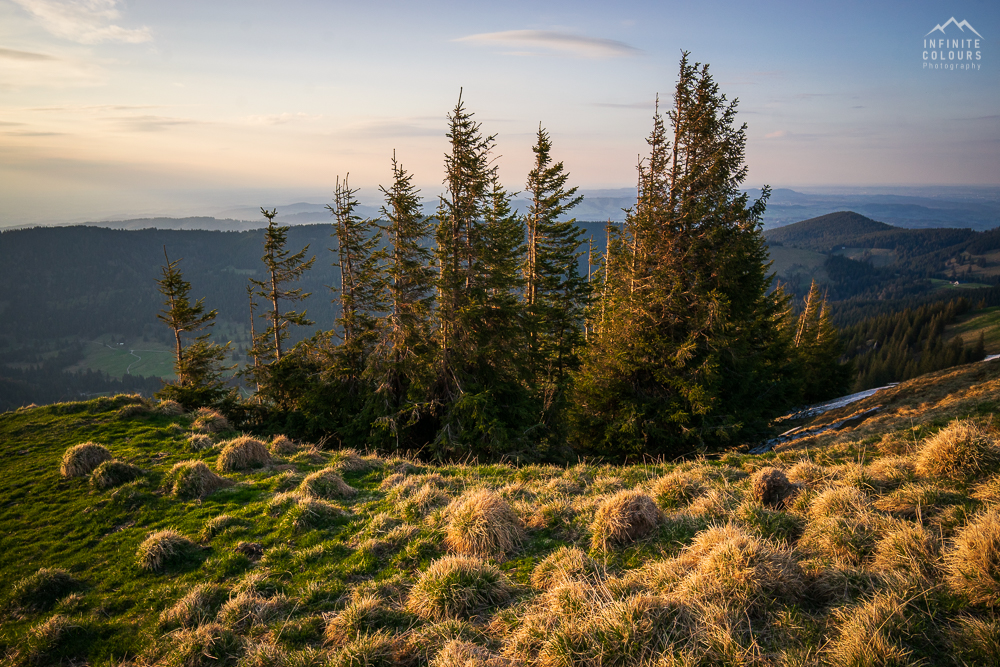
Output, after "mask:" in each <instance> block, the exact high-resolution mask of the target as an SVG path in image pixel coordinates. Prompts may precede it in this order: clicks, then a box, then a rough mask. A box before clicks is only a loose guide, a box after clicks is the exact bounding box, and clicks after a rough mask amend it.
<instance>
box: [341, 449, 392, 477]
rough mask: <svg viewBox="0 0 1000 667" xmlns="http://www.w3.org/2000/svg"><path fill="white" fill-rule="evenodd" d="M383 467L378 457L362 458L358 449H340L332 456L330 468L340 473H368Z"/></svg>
mask: <svg viewBox="0 0 1000 667" xmlns="http://www.w3.org/2000/svg"><path fill="white" fill-rule="evenodd" d="M382 466H383V463H382V461H381V460H379V458H378V457H377V456H362V455H361V454H359V453H358V451H357V450H356V449H340V450H337V451H335V452H333V453H332V454H331V456H330V467H332V468H336V469H337V470H339V471H340V472H368V471H369V470H378V469H379V468H381V467H382Z"/></svg>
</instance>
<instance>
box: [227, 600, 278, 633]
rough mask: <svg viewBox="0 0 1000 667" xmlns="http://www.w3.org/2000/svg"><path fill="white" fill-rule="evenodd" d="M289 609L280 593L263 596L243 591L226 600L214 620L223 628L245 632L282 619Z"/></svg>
mask: <svg viewBox="0 0 1000 667" xmlns="http://www.w3.org/2000/svg"><path fill="white" fill-rule="evenodd" d="M290 607H291V603H290V602H289V600H288V598H287V597H286V596H285V595H284V594H282V593H276V594H274V595H267V596H265V595H261V594H260V593H258V592H257V591H253V590H245V591H240V592H239V593H236V594H235V595H233V596H232V597H230V598H229V599H228V600H226V602H225V603H224V604H223V605H222V607H220V608H219V613H218V615H216V617H215V618H216V621H217V622H218V623H219V624H220V625H222V626H223V627H225V628H229V629H230V630H233V631H235V632H245V631H246V630H248V629H249V628H251V627H254V626H262V625H267V624H268V623H270V622H271V621H273V620H276V619H278V618H279V617H282V616H283V615H284V614H285V613H287V612H288V610H289V608H290Z"/></svg>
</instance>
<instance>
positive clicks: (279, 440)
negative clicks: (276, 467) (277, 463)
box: [268, 435, 299, 456]
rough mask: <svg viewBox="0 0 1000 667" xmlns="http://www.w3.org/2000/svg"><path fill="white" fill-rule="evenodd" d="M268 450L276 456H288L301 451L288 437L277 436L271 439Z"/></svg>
mask: <svg viewBox="0 0 1000 667" xmlns="http://www.w3.org/2000/svg"><path fill="white" fill-rule="evenodd" d="M268 449H269V450H270V452H271V454H273V455H274V456H288V455H290V454H294V453H295V452H297V451H299V446H298V444H296V443H295V441H294V440H292V439H291V438H289V437H288V436H286V435H276V436H274V437H273V438H271V444H270V445H269V446H268Z"/></svg>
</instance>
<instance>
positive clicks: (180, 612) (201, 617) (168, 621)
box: [160, 584, 227, 629]
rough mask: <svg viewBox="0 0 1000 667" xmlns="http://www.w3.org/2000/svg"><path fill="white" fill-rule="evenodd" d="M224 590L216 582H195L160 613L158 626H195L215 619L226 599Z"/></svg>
mask: <svg viewBox="0 0 1000 667" xmlns="http://www.w3.org/2000/svg"><path fill="white" fill-rule="evenodd" d="M226 595H227V593H226V590H225V589H224V588H223V587H222V586H219V585H218V584H197V585H196V586H194V587H193V588H192V589H191V590H189V591H188V592H187V593H185V594H184V596H183V597H181V599H180V600H178V601H177V602H176V603H174V604H173V605H172V606H170V607H167V608H166V609H164V610H163V612H162V613H161V614H160V627H161V628H163V629H172V628H188V629H189V628H196V627H198V626H199V625H203V624H205V623H209V622H211V621H212V620H213V619H215V615H216V613H218V611H219V607H220V606H222V603H223V602H224V601H225V600H226Z"/></svg>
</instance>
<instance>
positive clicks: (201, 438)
mask: <svg viewBox="0 0 1000 667" xmlns="http://www.w3.org/2000/svg"><path fill="white" fill-rule="evenodd" d="M212 447H215V441H214V440H212V436H210V435H207V434H205V433H192V434H191V435H189V436H188V449H190V450H191V451H192V452H201V451H204V450H206V449H211V448H212Z"/></svg>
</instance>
